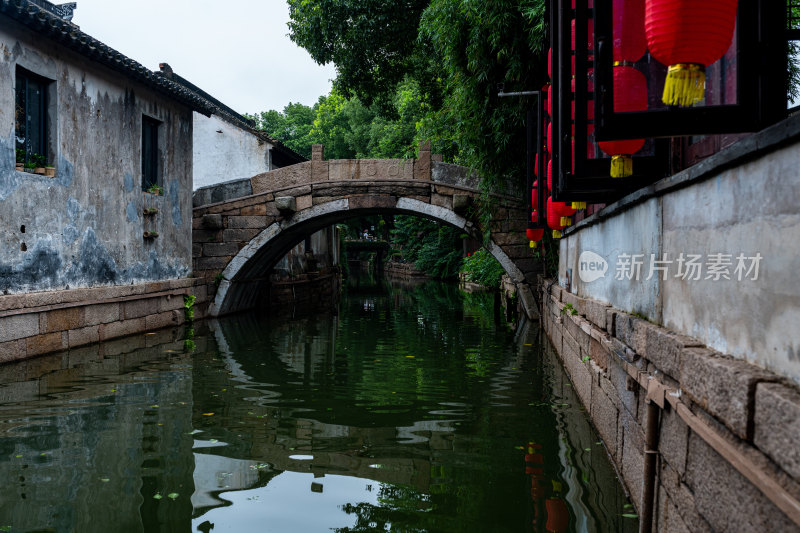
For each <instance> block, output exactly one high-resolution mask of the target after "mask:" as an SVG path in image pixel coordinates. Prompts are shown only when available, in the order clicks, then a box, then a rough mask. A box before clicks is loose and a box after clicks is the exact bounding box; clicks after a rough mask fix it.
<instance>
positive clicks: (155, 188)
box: [147, 183, 164, 196]
mask: <svg viewBox="0 0 800 533" xmlns="http://www.w3.org/2000/svg"><path fill="white" fill-rule="evenodd" d="M147 192H149V193H150V194H155V195H157V196H161V195H163V194H164V187H162V186H161V185H157V184H155V183H154V184H152V185H151V186H150V187H148V188H147Z"/></svg>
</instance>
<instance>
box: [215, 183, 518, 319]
mask: <svg viewBox="0 0 800 533" xmlns="http://www.w3.org/2000/svg"><path fill="white" fill-rule="evenodd" d="M370 214H404V215H414V216H421V217H424V218H428V219H431V220H435V221H437V222H441V223H444V224H448V225H450V226H453V227H455V228H458V229H460V230H462V231H464V232H465V233H467V234H469V235H472V236H476V237H479V235H478V232H477V231H476V228H475V226H474V224H473V223H472V222H470V221H469V220H468V219H466V218H465V217H463V216H461V215H459V214H458V213H456V212H454V211H453V210H451V209H448V208H447V207H443V206H438V205H433V204H430V203H426V202H423V201H421V200H417V199H414V198H396V197H392V196H356V197H352V198H340V199H336V200H331V201H328V202H325V203H320V204H317V205H313V206H311V207H308V208H306V209H304V210H302V211H299V212H297V213H295V214H294V215H293V216H291V217H288V218H284V219H283V220H277V221H275V222H273V223H272V224H270V225H269V226H267V227H266V228H265V229H263V230H262V231H260V232H259V233H258V234H257V235H256V236H255V237H253V238H252V239H251V240H250V241H249V242H247V244H246V245H244V247H242V248H241V250H239V252H238V253H237V254H236V255H235V256H234V257H233V258H232V259H231V260H230V262H229V263H228V264H227V266H226V267H225V268H224V269H223V270H222V273H221V274H222V278H221V282H220V284H219V287H218V288H217V292H216V295H215V296H214V299H213V301H212V302H211V305H210V306H209V310H208V313H209V315H210V316H219V315H224V314H228V313H231V312H234V311H237V310H240V309H247V308H251V307H255V306H256V304H257V299H258V298H259V294H261V292H262V291H261V290H260V289H259V287H260V286H261V284H262V283H265V281H264V275H265V273H267V272H269V270H270V269H271V268H272V267H273V266H274V265H275V264H276V263H277V262H278V261H279V260H280V259H281V258H282V257H283V256H284V255H285V254H286V253H287V252H288V251H289V250H290V249H291V248H292V247H293V246H295V245H296V244H297V242H299V241H300V240H302V238H303V237H304V236H305V235H307V234H309V233H312V232H314V231H317V230H319V229H321V228H324V227H326V226H329V225H331V224H335V223H338V222H342V221H344V220H347V219H348V218H352V217H355V216H362V215H370ZM484 247H485V248H486V250H487V251H488V252H489V253H490V254H492V256H494V257H495V259H497V260H498V262H499V263H500V264H501V265H502V267H503V269H504V270H505V271H506V273H507V274H508V275H509V276H510V277H511V279H512V280H513V281H514V282H515V283H516V284H518V285H524V284H525V275H524V273H523V272H522V271H521V270H520V268H519V267H518V266H517V265H516V264H515V263H514V261H513V260H512V259H511V258H510V257H509V256H508V254H506V252H505V251H504V250H503V248H502V247H501V246H499V245H498V244H497V243H495V242H494V240H492V239H490V240H489V242H488V244H486V245H485V246H484ZM526 287H527V285H526Z"/></svg>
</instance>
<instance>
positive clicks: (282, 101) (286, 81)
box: [55, 0, 336, 113]
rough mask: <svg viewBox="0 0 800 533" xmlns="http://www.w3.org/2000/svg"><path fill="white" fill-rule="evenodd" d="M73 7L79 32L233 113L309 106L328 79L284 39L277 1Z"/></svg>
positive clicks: (145, 0)
mask: <svg viewBox="0 0 800 533" xmlns="http://www.w3.org/2000/svg"><path fill="white" fill-rule="evenodd" d="M77 2H78V7H77V9H76V10H75V16H74V18H73V22H74V23H76V24H78V25H79V26H80V27H81V30H82V31H83V32H85V33H88V34H89V35H91V36H92V37H94V38H95V39H98V40H100V41H102V42H103V43H105V44H107V45H108V46H110V47H111V48H114V49H116V50H117V51H119V52H121V53H122V54H125V55H126V56H128V57H130V58H131V59H134V60H136V61H138V62H139V63H141V64H143V65H144V66H145V67H147V68H149V69H150V70H158V64H159V63H162V62H166V63H169V65H170V66H171V67H172V69H173V71H174V72H175V73H176V74H178V75H180V76H183V77H184V78H186V79H187V80H189V81H190V82H192V83H194V84H195V85H197V86H198V87H200V88H201V89H203V90H204V91H206V92H207V93H209V94H211V95H212V96H214V97H215V98H217V99H218V100H220V101H221V102H223V103H224V104H226V105H228V106H229V107H231V108H233V109H234V110H236V111H238V112H239V113H256V112H259V111H266V110H268V109H277V110H282V109H283V107H284V106H285V105H286V104H288V103H289V102H300V103H303V104H305V105H309V106H310V105H313V104H314V103H315V102H316V101H317V99H318V98H319V96H321V95H323V94H327V93H328V92H329V91H330V88H331V80H332V79H333V78H334V77H336V72H335V69H334V66H333V65H332V64H331V65H326V66H324V67H322V66H319V65H317V64H316V63H314V61H313V60H312V59H311V57H310V56H309V55H308V52H306V51H305V50H304V49H302V48H300V47H298V46H297V45H295V44H294V43H293V42H292V41H291V40H289V37H288V33H289V28H288V27H287V26H286V23H287V22H288V20H289V6H288V5H287V4H286V2H285V1H284V0H225V1H220V0H134V1H128V2H121V1H119V0H77ZM55 3H62V0H56V1H55Z"/></svg>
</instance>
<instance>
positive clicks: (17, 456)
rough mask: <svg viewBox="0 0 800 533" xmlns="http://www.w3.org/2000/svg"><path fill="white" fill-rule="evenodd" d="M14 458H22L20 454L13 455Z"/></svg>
mask: <svg viewBox="0 0 800 533" xmlns="http://www.w3.org/2000/svg"><path fill="white" fill-rule="evenodd" d="M14 457H16V458H17V459H21V458H22V454H19V455H15V456H14Z"/></svg>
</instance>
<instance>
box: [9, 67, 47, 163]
mask: <svg viewBox="0 0 800 533" xmlns="http://www.w3.org/2000/svg"><path fill="white" fill-rule="evenodd" d="M50 83H52V82H51V81H49V80H47V79H45V78H42V77H41V76H37V75H36V74H33V73H31V72H28V71H27V70H25V69H23V68H20V67H17V71H16V86H15V88H14V93H15V94H14V97H15V98H14V137H15V140H16V143H15V148H16V161H17V163H22V164H25V165H27V166H30V165H34V166H37V167H43V166H45V165H46V164H48V163H50V162H51V161H52V159H51V157H50V150H49V149H48V134H49V131H48V130H49V124H48V119H47V104H48V101H47V100H48V98H47V88H48V85H49V84H50Z"/></svg>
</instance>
